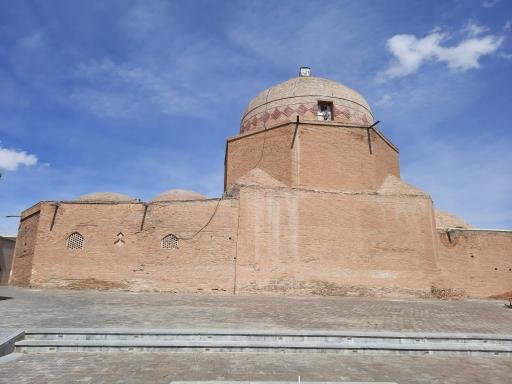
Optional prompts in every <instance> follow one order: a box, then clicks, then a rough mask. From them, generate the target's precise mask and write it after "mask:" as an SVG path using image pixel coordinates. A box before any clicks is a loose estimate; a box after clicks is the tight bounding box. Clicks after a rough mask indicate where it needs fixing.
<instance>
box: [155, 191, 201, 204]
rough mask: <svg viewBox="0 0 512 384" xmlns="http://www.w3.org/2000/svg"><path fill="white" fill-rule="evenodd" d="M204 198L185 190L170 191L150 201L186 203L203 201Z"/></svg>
mask: <svg viewBox="0 0 512 384" xmlns="http://www.w3.org/2000/svg"><path fill="white" fill-rule="evenodd" d="M205 199H206V197H204V196H203V195H201V194H200V193H197V192H194V191H188V190H186V189H170V190H168V191H165V192H162V193H160V194H159V195H157V196H155V197H154V198H153V200H151V201H187V200H205Z"/></svg>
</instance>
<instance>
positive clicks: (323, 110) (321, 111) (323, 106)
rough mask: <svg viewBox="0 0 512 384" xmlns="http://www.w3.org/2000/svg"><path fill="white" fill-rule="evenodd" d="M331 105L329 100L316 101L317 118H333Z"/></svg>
mask: <svg viewBox="0 0 512 384" xmlns="http://www.w3.org/2000/svg"><path fill="white" fill-rule="evenodd" d="M332 111H333V105H332V102H330V101H319V102H318V120H334V116H333V113H332Z"/></svg>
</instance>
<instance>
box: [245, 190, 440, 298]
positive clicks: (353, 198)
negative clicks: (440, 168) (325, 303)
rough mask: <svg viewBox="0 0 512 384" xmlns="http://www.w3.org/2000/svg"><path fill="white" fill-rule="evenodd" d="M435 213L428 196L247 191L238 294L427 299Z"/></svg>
mask: <svg viewBox="0 0 512 384" xmlns="http://www.w3.org/2000/svg"><path fill="white" fill-rule="evenodd" d="M431 212H432V203H431V200H430V199H429V198H428V197H425V196H404V195H394V196H393V195H378V194H369V193H360V194H351V193H340V192H321V191H312V190H299V189H296V190H292V191H290V190H282V189H268V188H259V187H247V188H242V190H241V192H240V230H239V240H238V255H239V256H238V260H237V271H238V273H237V288H238V289H239V291H246V292H253V291H260V290H261V291H266V292H268V293H282V292H287V293H294V294H298V293H299V294H305V293H306V294H309V293H314V294H322V295H337V294H347V293H352V294H354V293H355V294H382V293H392V294H416V295H422V294H428V292H429V291H430V285H431V282H432V279H433V278H434V276H435V275H436V273H437V266H436V243H435V241H434V239H433V238H432V233H433V230H434V228H433V218H432V214H431Z"/></svg>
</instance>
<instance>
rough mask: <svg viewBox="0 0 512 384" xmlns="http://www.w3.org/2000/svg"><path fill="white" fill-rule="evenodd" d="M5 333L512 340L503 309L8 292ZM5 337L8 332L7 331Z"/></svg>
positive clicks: (0, 312)
mask: <svg viewBox="0 0 512 384" xmlns="http://www.w3.org/2000/svg"><path fill="white" fill-rule="evenodd" d="M0 296H4V297H12V299H9V300H0V330H1V329H2V328H22V329H27V328H34V327H43V328H49V327H51V328H53V327H87V328H95V327H96V328H105V327H117V328H128V327H131V328H237V329H276V330H279V329H310V330H315V329H318V330H379V331H382V330H387V331H411V332H476V333H502V334H503V333H506V334H512V310H510V309H507V308H506V307H505V306H504V302H503V301H483V300H475V301H438V300H390V299H377V298H348V297H307V298H289V297H287V298H285V297H268V296H250V297H247V296H245V297H244V296H227V295H226V296H221V295H219V296H211V295H209V296H207V295H186V296H185V295H175V294H165V293H138V294H133V293H128V292H97V291H60V290H44V291H35V290H28V289H20V288H13V287H0ZM0 332H1V331H0Z"/></svg>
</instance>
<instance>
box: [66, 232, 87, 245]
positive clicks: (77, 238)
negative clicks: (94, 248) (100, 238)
mask: <svg viewBox="0 0 512 384" xmlns="http://www.w3.org/2000/svg"><path fill="white" fill-rule="evenodd" d="M83 247H84V237H83V236H82V235H81V234H79V233H78V232H73V233H72V234H71V235H69V237H68V241H67V242H66V248H67V249H82V248H83Z"/></svg>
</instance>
